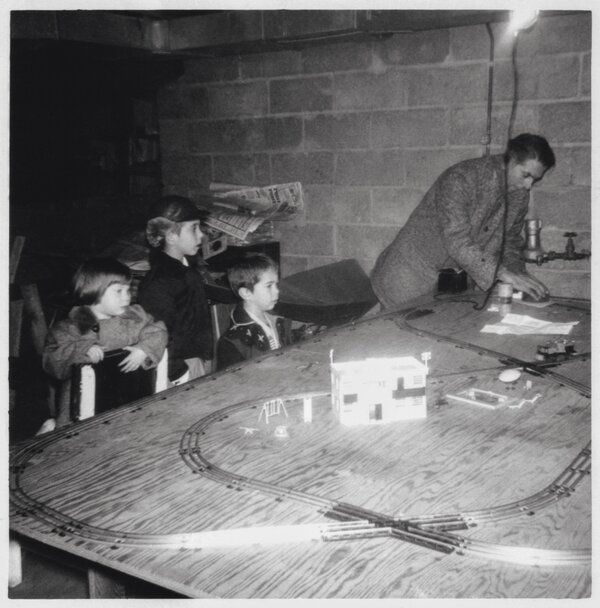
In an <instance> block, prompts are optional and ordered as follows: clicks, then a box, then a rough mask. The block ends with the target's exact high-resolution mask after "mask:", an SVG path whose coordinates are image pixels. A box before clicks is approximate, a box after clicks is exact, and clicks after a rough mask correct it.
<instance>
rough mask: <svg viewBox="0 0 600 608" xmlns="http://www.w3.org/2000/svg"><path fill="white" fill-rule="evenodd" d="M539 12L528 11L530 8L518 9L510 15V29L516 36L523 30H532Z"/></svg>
mask: <svg viewBox="0 0 600 608" xmlns="http://www.w3.org/2000/svg"><path fill="white" fill-rule="evenodd" d="M538 13H539V11H536V10H533V9H528V8H518V9H515V10H514V11H511V13H510V29H511V30H512V31H513V32H514V33H515V35H516V34H518V33H519V32H520V31H521V30H526V29H528V28H530V27H531V26H532V25H533V24H534V23H535V22H536V21H537V18H538Z"/></svg>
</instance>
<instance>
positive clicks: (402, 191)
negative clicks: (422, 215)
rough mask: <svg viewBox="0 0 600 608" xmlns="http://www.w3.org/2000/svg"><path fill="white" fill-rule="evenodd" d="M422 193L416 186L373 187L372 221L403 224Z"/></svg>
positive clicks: (395, 224) (398, 226) (390, 224)
mask: <svg viewBox="0 0 600 608" xmlns="http://www.w3.org/2000/svg"><path fill="white" fill-rule="evenodd" d="M424 194H425V190H421V189H418V188H373V189H372V190H371V197H372V199H373V223H374V224H383V225H388V226H396V227H397V228H400V227H402V226H404V224H405V223H406V220H408V218H409V216H410V214H411V213H412V212H413V211H414V209H415V208H416V206H417V205H418V204H419V203H420V202H421V199H422V198H423V196H424Z"/></svg>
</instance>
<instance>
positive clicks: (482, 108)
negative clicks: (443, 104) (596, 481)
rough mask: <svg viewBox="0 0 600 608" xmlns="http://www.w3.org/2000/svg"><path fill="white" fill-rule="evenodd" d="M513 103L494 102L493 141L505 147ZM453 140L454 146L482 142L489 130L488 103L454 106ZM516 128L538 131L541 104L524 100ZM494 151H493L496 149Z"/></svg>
mask: <svg viewBox="0 0 600 608" xmlns="http://www.w3.org/2000/svg"><path fill="white" fill-rule="evenodd" d="M510 110H511V108H510V106H507V105H499V104H494V105H493V106H492V145H494V146H499V147H500V148H502V149H503V148H504V146H505V145H506V133H507V131H508V121H509V120H510ZM449 122H450V127H449V128H450V136H449V143H450V145H453V146H463V145H472V146H474V145H477V144H479V143H481V142H482V138H484V137H485V134H486V130H487V106H486V105H469V106H464V107H461V108H456V109H451V110H450V120H449ZM513 132H514V133H516V134H518V133H532V132H533V133H536V132H538V114H537V107H536V106H535V105H533V104H525V103H523V104H520V105H519V111H518V112H517V115H516V120H515V124H514V128H513ZM492 153H493V152H492Z"/></svg>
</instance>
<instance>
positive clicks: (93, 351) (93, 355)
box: [85, 344, 104, 363]
mask: <svg viewBox="0 0 600 608" xmlns="http://www.w3.org/2000/svg"><path fill="white" fill-rule="evenodd" d="M85 356H86V357H87V358H88V359H89V360H90V363H99V362H100V361H102V359H104V351H103V350H102V347H101V346H98V345H97V344H94V346H92V347H90V350H88V351H87V353H85Z"/></svg>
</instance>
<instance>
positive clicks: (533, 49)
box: [497, 13, 591, 57]
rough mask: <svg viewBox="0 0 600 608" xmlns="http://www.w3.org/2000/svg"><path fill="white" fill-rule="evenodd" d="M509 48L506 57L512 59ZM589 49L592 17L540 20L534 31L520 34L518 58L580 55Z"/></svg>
mask: <svg viewBox="0 0 600 608" xmlns="http://www.w3.org/2000/svg"><path fill="white" fill-rule="evenodd" d="M504 29H505V30H506V24H505V26H504ZM500 39H501V38H500V37H497V40H500ZM513 39H514V38H513ZM508 40H510V38H508ZM506 47H507V52H506V53H503V54H504V55H506V56H509V55H510V53H509V52H508V51H509V48H510V45H506ZM590 48H591V13H589V14H579V15H564V16H545V17H540V18H538V20H537V22H536V23H535V25H534V26H533V27H532V28H530V29H529V30H527V31H523V32H521V33H520V34H519V40H518V56H519V57H524V56H526V55H552V54H559V53H577V52H582V51H588V50H589V49H590ZM497 56H498V55H497Z"/></svg>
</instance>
